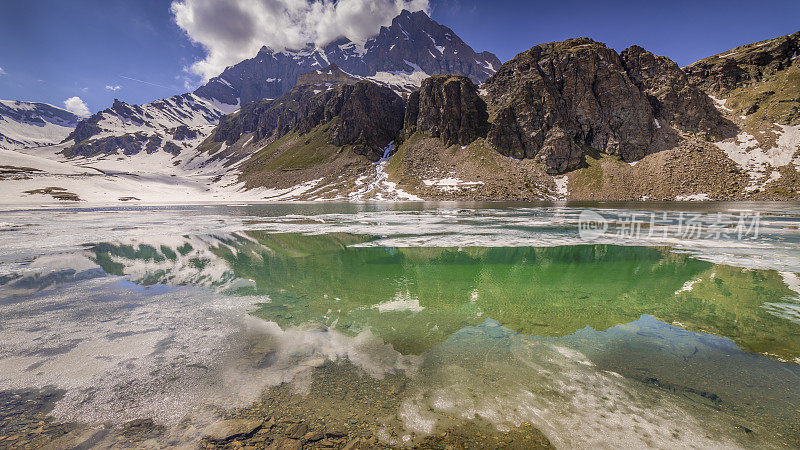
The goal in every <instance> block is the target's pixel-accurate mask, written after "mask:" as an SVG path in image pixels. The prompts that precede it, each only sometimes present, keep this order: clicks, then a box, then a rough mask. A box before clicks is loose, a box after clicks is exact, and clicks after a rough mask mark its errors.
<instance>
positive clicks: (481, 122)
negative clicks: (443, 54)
mask: <svg viewBox="0 0 800 450" xmlns="http://www.w3.org/2000/svg"><path fill="white" fill-rule="evenodd" d="M488 117H489V116H488V114H487V112H486V103H485V102H484V101H483V99H481V98H480V96H479V95H478V88H477V86H475V84H474V83H473V82H472V81H471V80H470V79H469V78H467V77H465V76H460V75H437V76H433V77H430V78H427V79H426V80H425V81H423V82H422V87H421V88H420V90H419V91H416V92H413V93H412V94H411V95H410V96H409V98H408V105H407V108H406V116H405V126H404V129H403V135H404V136H406V137H408V136H410V135H411V134H413V133H414V132H416V131H421V132H424V133H426V134H429V135H430V136H432V137H438V138H441V139H442V141H443V142H444V144H445V145H446V146H450V145H455V144H459V145H467V144H469V143H471V142H472V141H474V140H475V139H477V138H479V137H485V136H486V130H487V129H488V125H489V124H488V121H487V119H488Z"/></svg>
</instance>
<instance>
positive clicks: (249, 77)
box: [195, 11, 500, 105]
mask: <svg viewBox="0 0 800 450" xmlns="http://www.w3.org/2000/svg"><path fill="white" fill-rule="evenodd" d="M330 64H335V65H337V66H339V67H341V68H342V69H344V71H346V72H348V73H350V74H353V75H356V76H360V77H371V78H372V79H373V81H376V82H378V83H379V84H381V83H384V84H386V85H391V86H394V87H395V88H396V89H398V90H405V91H410V90H409V89H408V87H409V85H408V83H411V84H413V80H412V81H402V80H400V81H398V80H396V79H397V78H401V79H408V78H412V77H411V74H413V73H414V72H424V74H427V75H433V74H444V73H456V74H461V75H465V76H468V77H470V78H471V79H472V80H473V81H475V82H476V83H482V82H483V81H485V80H486V79H487V78H488V77H489V76H490V75H491V74H493V73H494V71H495V69H496V68H497V67H499V66H500V61H499V60H498V59H497V57H496V56H494V55H493V54H491V53H489V52H483V53H476V52H475V51H474V50H473V49H472V48H471V47H470V46H468V45H467V44H466V43H464V41H462V40H461V39H460V38H459V37H458V36H456V34H455V33H453V31H452V30H450V29H449V28H447V27H445V26H442V25H439V24H438V23H436V22H435V21H433V20H431V18H430V17H428V16H427V15H426V14H425V13H424V12H415V13H410V12H408V11H403V12H402V13H401V14H400V15H399V16H397V17H396V18H395V19H394V20H393V21H392V24H391V26H389V27H382V28H381V30H380V32H379V34H378V35H377V36H376V37H374V38H372V39H370V40H368V41H367V42H366V43H364V44H357V43H354V42H351V41H350V40H349V39H347V38H340V39H338V40H335V41H333V42H331V43H329V44H327V45H325V46H324V47H323V48H316V47H315V46H313V45H309V46H308V47H306V48H304V49H301V50H284V51H274V50H272V49H269V48H267V47H263V48H262V49H261V51H259V52H258V55H256V57H255V58H252V59H248V60H245V61H242V62H241V63H238V64H236V65H234V66H231V67H228V68H227V69H225V71H223V72H222V74H220V75H219V76H218V77H215V78H212V79H211V80H210V81H209V82H208V83H207V84H206V85H205V86H202V87H200V88H199V89H197V90H196V91H195V94H197V95H199V96H201V97H203V98H208V99H216V100H218V101H220V102H222V103H226V104H231V105H233V104H240V105H245V104H246V103H249V102H252V101H256V100H261V99H275V98H278V97H280V96H281V95H283V94H284V93H286V92H288V91H289V90H290V89H291V88H292V87H294V85H295V83H296V82H297V80H298V78H299V76H300V75H301V74H304V73H307V72H310V71H313V70H316V69H321V68H323V67H326V66H328V65H330ZM423 76H424V75H423ZM418 78H419V77H418ZM417 86H418V85H416V86H413V87H414V88H416V87H417Z"/></svg>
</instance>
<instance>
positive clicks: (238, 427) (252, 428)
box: [205, 419, 264, 442]
mask: <svg viewBox="0 0 800 450" xmlns="http://www.w3.org/2000/svg"><path fill="white" fill-rule="evenodd" d="M263 425H264V421H263V420H258V419H228V420H219V421H217V422H214V423H212V424H211V425H210V426H209V427H208V428H207V429H206V431H205V432H206V435H207V438H208V440H209V441H213V442H226V441H232V440H234V439H238V438H242V437H248V436H251V435H252V434H253V433H255V432H256V431H258V430H259V429H261V427H262V426H263Z"/></svg>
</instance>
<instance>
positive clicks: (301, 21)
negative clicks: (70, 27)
mask: <svg viewBox="0 0 800 450" xmlns="http://www.w3.org/2000/svg"><path fill="white" fill-rule="evenodd" d="M171 8H172V13H173V14H174V16H175V22H176V23H177V24H178V26H179V27H181V28H182V29H183V30H184V31H185V32H186V34H187V35H188V36H189V38H190V39H191V40H192V41H194V42H196V43H197V44H199V45H201V46H203V47H204V48H205V49H206V51H207V56H206V58H205V59H204V60H201V61H197V62H196V63H194V64H193V65H192V66H191V67H190V70H191V72H193V73H195V74H197V75H200V76H201V77H203V79H204V80H208V79H209V78H211V77H214V76H217V75H219V74H220V73H221V72H222V71H223V70H224V69H225V67H227V66H229V65H232V64H236V63H238V62H240V61H242V60H244V59H247V58H252V57H253V56H255V55H256V53H258V50H259V49H260V48H261V47H262V46H264V45H266V46H268V47H270V48H273V49H275V50H283V49H287V48H288V49H298V48H303V47H304V46H305V45H306V44H308V43H315V44H316V45H319V46H321V45H325V44H327V43H329V42H331V41H333V40H334V39H336V38H338V37H340V36H347V37H349V38H350V39H353V40H354V41H364V40H366V39H368V38H369V37H371V36H374V35H375V34H376V33H377V32H378V30H379V29H380V27H381V26H383V25H389V24H390V23H391V21H392V19H393V18H394V17H395V16H397V15H398V14H400V12H401V11H402V10H403V9H408V10H410V11H419V10H426V11H427V10H428V0H228V1H224V2H221V1H218V0H175V1H173V3H172V7H171Z"/></svg>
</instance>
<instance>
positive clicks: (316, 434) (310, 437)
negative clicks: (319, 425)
mask: <svg viewBox="0 0 800 450" xmlns="http://www.w3.org/2000/svg"><path fill="white" fill-rule="evenodd" d="M324 437H325V434H324V433H322V432H321V431H309V432H308V433H306V435H305V436H303V440H304V441H306V442H317V441H320V440H322V439H323V438H324Z"/></svg>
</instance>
